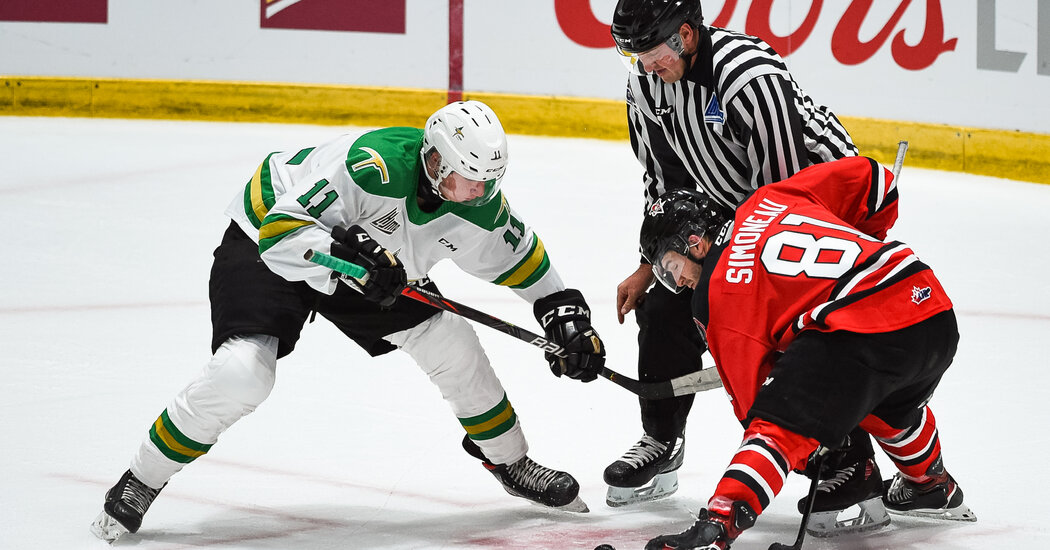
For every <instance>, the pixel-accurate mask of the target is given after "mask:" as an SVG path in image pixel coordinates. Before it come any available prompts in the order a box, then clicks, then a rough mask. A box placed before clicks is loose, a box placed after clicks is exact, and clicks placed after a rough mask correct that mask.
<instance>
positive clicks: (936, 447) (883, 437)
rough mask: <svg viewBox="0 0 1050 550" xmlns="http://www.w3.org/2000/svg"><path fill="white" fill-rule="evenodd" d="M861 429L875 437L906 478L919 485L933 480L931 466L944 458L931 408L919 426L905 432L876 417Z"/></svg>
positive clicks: (924, 411) (866, 420)
mask: <svg viewBox="0 0 1050 550" xmlns="http://www.w3.org/2000/svg"><path fill="white" fill-rule="evenodd" d="M860 426H861V428H863V429H864V430H865V431H867V432H868V433H870V434H871V435H873V436H875V440H876V441H878V442H879V446H881V447H882V450H883V451H886V454H887V455H889V457H890V459H891V460H893V463H894V464H895V465H896V466H897V469H898V470H900V471H901V474H903V475H904V476H905V477H906V478H908V479H909V480H911V481H914V482H916V483H924V482H926V481H929V480H930V477H931V476H930V475H929V474H930V473H931V472H929V469H930V465H932V464H933V463H934V462H936V461H937V459H938V458H939V457H940V456H941V440H940V438H939V437H938V436H937V420H936V419H935V418H934V416H933V411H932V410H930V408H929V407H926V408H925V409H924V410H923V412H922V417H921V418H920V419H919V421H918V423H916V424H915V425H914V426H911V427H909V428H905V429H903V430H902V429H898V428H894V427H892V426H890V425H889V424H886V423H885V422H884V421H882V420H881V419H879V418H877V417H875V416H868V417H867V418H865V419H864V421H863V422H861V423H860Z"/></svg>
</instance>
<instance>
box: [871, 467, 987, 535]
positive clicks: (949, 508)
mask: <svg viewBox="0 0 1050 550" xmlns="http://www.w3.org/2000/svg"><path fill="white" fill-rule="evenodd" d="M928 472H933V474H932V475H931V474H930V473H927V475H929V476H930V479H929V481H926V482H924V483H916V482H914V481H911V480H909V479H908V478H906V477H904V475H903V474H901V473H900V472H897V473H896V474H895V475H894V476H893V479H892V480H886V482H885V487H886V496H885V497H883V500H884V502H885V503H886V509H887V510H889V511H890V512H892V513H894V514H900V515H905V516H919V517H926V518H935V519H949V520H953V521H977V516H976V515H975V514H974V513H973V512H972V511H970V508H969V507H968V506H966V504H963V492H962V489H960V488H959V485H958V484H957V483H956V482H955V479H954V478H952V476H951V475H950V474H949V473H948V472H947V471H945V469H944V467H943V466H942V465H941V460H940V459H937V461H936V462H934V463H933V465H932V466H930V469H929V471H928Z"/></svg>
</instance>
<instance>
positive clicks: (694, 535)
mask: <svg viewBox="0 0 1050 550" xmlns="http://www.w3.org/2000/svg"><path fill="white" fill-rule="evenodd" d="M757 517H758V515H757V514H755V511H754V510H752V509H751V507H750V506H748V504H747V503H746V502H744V501H742V500H738V501H736V502H734V503H733V505H732V508H731V511H730V513H729V515H728V516H727V515H723V514H720V513H718V512H714V511H710V510H708V509H707V508H701V509H700V513H699V514H697V519H696V523H694V524H693V526H692V527H690V528H689V529H686V530H685V531H682V532H681V533H678V534H677V535H662V536H659V537H656V538H655V539H652V540H650V541H649V543H648V544H646V545H645V550H678V549H679V548H680V549H682V550H685V549H686V548H696V549H699V550H727V549H728V548H729V546H730V545H731V544H732V543H733V541H734V540H736V538H737V537H739V536H740V533H741V532H743V531H744V530H745V529H750V528H751V526H753V525H754V524H755V519H756V518H757Z"/></svg>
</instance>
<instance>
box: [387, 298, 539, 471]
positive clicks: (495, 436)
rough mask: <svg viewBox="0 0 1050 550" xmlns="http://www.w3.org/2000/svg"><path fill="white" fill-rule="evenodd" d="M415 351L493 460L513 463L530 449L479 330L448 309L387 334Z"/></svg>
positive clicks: (474, 438) (486, 455)
mask: <svg viewBox="0 0 1050 550" xmlns="http://www.w3.org/2000/svg"><path fill="white" fill-rule="evenodd" d="M386 339H387V340H389V341H390V342H391V343H392V344H394V345H396V346H397V347H399V348H401V349H402V350H403V351H405V353H408V354H409V355H410V356H412V359H414V360H415V361H416V364H417V365H419V367H420V368H421V369H423V372H425V373H426V374H427V376H429V377H430V380H431V381H432V382H433V383H434V385H436V386H437V387H438V389H440V390H441V395H442V397H444V398H445V401H447V402H448V404H449V406H450V407H451V408H452V412H453V413H454V414H455V415H456V417H457V418H458V419H459V422H460V424H461V425H462V426H463V429H465V430H466V431H467V434H468V435H469V436H470V438H471V439H472V440H473V441H474V443H476V444H477V446H478V447H480V448H481V451H482V452H483V453H485V457H486V458H488V459H489V461H490V462H492V463H493V464H511V463H513V462H516V461H517V460H518V459H520V458H521V457H523V456H525V453H527V452H528V450H529V448H528V444H527V443H526V441H525V435H524V434H523V433H522V431H521V426H520V424H519V423H518V417H517V414H515V413H514V408H513V407H512V406H511V404H510V402H509V401H508V400H507V395H506V392H505V391H504V389H503V384H502V383H500V381H499V378H497V377H496V372H495V371H493V370H492V365H491V364H490V363H489V359H488V357H487V356H486V355H485V350H484V349H482V347H481V342H480V341H479V340H478V335H477V334H476V333H475V332H474V329H473V328H472V327H471V326H470V325H469V324H468V323H467V322H466V321H465V320H464V319H463V318H462V317H460V316H458V315H455V314H453V313H450V312H447V311H443V312H441V313H440V314H438V315H435V316H433V317H431V318H430V319H427V320H426V321H424V322H422V323H420V324H419V325H417V326H415V327H412V328H410V329H408V330H404V331H401V332H396V333H394V334H391V335H390V336H387V337H386Z"/></svg>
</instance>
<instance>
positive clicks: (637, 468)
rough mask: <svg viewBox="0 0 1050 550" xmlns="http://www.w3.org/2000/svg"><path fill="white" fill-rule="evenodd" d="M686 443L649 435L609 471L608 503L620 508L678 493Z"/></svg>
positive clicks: (609, 468)
mask: <svg viewBox="0 0 1050 550" xmlns="http://www.w3.org/2000/svg"><path fill="white" fill-rule="evenodd" d="M684 458H685V440H684V439H682V438H681V437H679V438H676V439H675V440H674V441H660V440H657V439H656V438H654V437H652V436H650V435H648V434H646V435H643V436H642V439H640V440H639V441H638V443H635V444H634V446H633V447H631V448H630V449H629V450H628V451H627V452H626V453H624V455H623V456H622V457H620V459H619V460H617V461H616V462H613V463H612V464H610V465H609V467H607V468H606V469H605V475H604V477H605V482H606V483H608V484H609V490H608V492H607V493H606V496H605V503H606V504H608V505H609V506H613V507H618V506H626V505H629V504H635V503H638V502H646V501H650V500H657V499H661V498H665V497H669V496H671V495H672V494H674V492H675V491H677V490H678V473H677V470H678V468H679V467H680V466H681V465H682V460H683V459H684Z"/></svg>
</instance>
